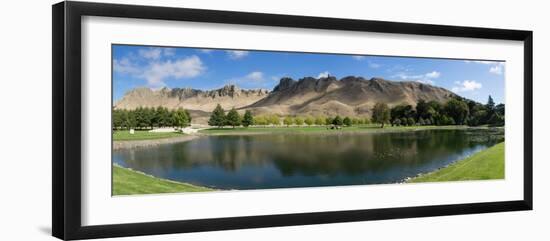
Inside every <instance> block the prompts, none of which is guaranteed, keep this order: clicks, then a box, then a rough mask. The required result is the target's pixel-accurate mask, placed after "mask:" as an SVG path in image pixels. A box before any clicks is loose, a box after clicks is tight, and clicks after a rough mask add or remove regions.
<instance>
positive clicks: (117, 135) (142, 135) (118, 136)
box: [113, 130, 185, 141]
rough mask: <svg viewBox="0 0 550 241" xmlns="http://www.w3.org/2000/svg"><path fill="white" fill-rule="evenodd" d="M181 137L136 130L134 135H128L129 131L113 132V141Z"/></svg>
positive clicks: (177, 134) (172, 134)
mask: <svg viewBox="0 0 550 241" xmlns="http://www.w3.org/2000/svg"><path fill="white" fill-rule="evenodd" d="M183 135H185V134H182V133H176V132H149V131H144V130H136V131H134V134H130V131H129V130H116V131H114V132H113V141H138V140H154V139H162V138H171V137H178V136H183Z"/></svg>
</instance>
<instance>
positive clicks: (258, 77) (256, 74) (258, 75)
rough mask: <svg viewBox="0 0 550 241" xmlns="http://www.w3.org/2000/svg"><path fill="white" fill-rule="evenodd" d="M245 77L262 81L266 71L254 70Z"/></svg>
mask: <svg viewBox="0 0 550 241" xmlns="http://www.w3.org/2000/svg"><path fill="white" fill-rule="evenodd" d="M245 78H246V79H249V80H253V81H261V80H263V79H264V73H262V72H260V71H254V72H252V73H250V74H247V75H246V76H245Z"/></svg>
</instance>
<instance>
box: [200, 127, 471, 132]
mask: <svg viewBox="0 0 550 241" xmlns="http://www.w3.org/2000/svg"><path fill="white" fill-rule="evenodd" d="M461 128H467V127H466V126H389V125H386V126H384V128H380V125H363V126H350V127H342V129H339V130H330V129H327V127H326V126H310V127H308V126H290V127H286V126H277V127H248V128H245V127H236V128H231V127H225V128H209V129H205V130H201V131H200V132H201V133H204V134H238V133H297V132H304V133H310V132H320V133H338V132H363V131H364V132H392V131H414V130H424V129H461Z"/></svg>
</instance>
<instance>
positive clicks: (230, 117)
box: [208, 104, 371, 128]
mask: <svg viewBox="0 0 550 241" xmlns="http://www.w3.org/2000/svg"><path fill="white" fill-rule="evenodd" d="M370 123H371V122H370V119H369V118H352V117H347V116H346V117H340V116H339V115H337V116H335V117H324V116H316V117H314V116H305V117H302V116H285V117H280V116H278V115H259V116H253V115H252V112H251V111H250V110H246V111H245V113H244V115H242V116H241V115H240V114H239V112H237V110H235V108H232V109H231V110H230V111H229V112H227V114H226V113H225V110H224V109H223V108H222V107H221V105H219V104H218V105H217V106H216V108H215V109H214V111H212V114H211V115H210V119H209V120H208V125H210V126H216V127H218V128H222V127H224V126H232V127H237V126H244V127H248V126H251V125H256V126H268V125H273V126H278V125H285V126H287V127H288V126H291V125H297V126H302V125H307V126H312V125H317V126H320V125H336V126H343V125H345V126H351V125H363V124H370Z"/></svg>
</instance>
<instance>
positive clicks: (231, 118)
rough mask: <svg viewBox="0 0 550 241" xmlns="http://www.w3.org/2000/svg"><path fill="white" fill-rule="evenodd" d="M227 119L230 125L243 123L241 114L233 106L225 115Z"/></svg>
mask: <svg viewBox="0 0 550 241" xmlns="http://www.w3.org/2000/svg"><path fill="white" fill-rule="evenodd" d="M225 120H226V122H227V124H228V125H230V126H233V128H235V126H240V125H241V116H240V115H239V112H237V110H235V108H232V109H231V110H230V111H229V112H228V113H227V116H226V117H225Z"/></svg>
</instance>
